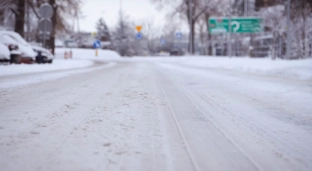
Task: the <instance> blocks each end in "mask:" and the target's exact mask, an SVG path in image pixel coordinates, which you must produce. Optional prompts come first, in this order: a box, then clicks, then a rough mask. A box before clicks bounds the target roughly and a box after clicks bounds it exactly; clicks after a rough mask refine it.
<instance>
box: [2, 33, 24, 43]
mask: <svg viewBox="0 0 312 171" xmlns="http://www.w3.org/2000/svg"><path fill="white" fill-rule="evenodd" d="M4 34H5V35H7V36H9V37H11V38H12V39H14V40H15V41H17V42H18V43H20V44H22V45H24V46H29V43H28V42H27V41H25V39H23V38H22V37H21V36H20V35H19V34H17V33H14V32H13V33H4Z"/></svg>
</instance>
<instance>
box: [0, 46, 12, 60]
mask: <svg viewBox="0 0 312 171" xmlns="http://www.w3.org/2000/svg"><path fill="white" fill-rule="evenodd" d="M10 55H11V53H10V50H9V48H8V47H7V45H5V44H2V43H0V61H1V62H8V61H9V60H10Z"/></svg>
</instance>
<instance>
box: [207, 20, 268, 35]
mask: <svg viewBox="0 0 312 171" xmlns="http://www.w3.org/2000/svg"><path fill="white" fill-rule="evenodd" d="M231 26H232V29H231V32H232V33H258V32H262V30H263V29H262V19H261V18H241V17H235V18H232V19H231ZM209 32H210V33H228V32H229V19H228V18H210V19H209Z"/></svg>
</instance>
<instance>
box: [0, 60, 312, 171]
mask: <svg viewBox="0 0 312 171" xmlns="http://www.w3.org/2000/svg"><path fill="white" fill-rule="evenodd" d="M85 58H88V57H87V56H85ZM92 58H93V57H92ZM193 59H195V58H193ZM175 60H178V61H175ZM183 60H185V61H191V60H192V57H188V58H170V59H169V58H167V59H165V58H124V59H122V60H120V59H118V58H117V59H111V60H108V61H113V62H112V64H111V65H112V66H110V67H106V68H104V66H107V65H103V66H100V67H103V68H99V69H97V70H89V71H84V70H80V69H79V70H78V71H81V73H76V74H73V75H67V76H66V77H63V78H59V79H54V80H49V81H42V82H39V83H37V84H33V85H32V86H25V87H22V88H13V89H12V87H8V88H4V89H0V94H1V98H0V104H1V110H2V112H1V115H0V153H1V154H2V155H0V170H10V171H19V170H23V171H33V170H46V171H54V170H66V171H76V170H90V171H97V170H129V171H137V170H168V171H173V170H179V171H193V170H194V171H201V170H202V171H206V170H220V171H223V170H224V171H227V170H231V171H258V170H283V171H292V170H303V171H310V170H311V169H312V163H311V160H312V147H311V145H310V144H311V143H312V134H311V133H312V122H311V120H312V116H311V112H312V105H311V101H312V92H311V82H310V81H309V80H294V79H285V78H283V77H281V78H278V77H272V76H271V75H260V76H259V75H257V74H250V73H246V72H245V71H244V72H234V71H239V70H235V69H225V68H224V69H220V68H221V67H218V68H209V67H206V65H204V66H202V67H200V66H199V65H198V64H199V63H196V62H194V63H193V64H190V65H186V64H183V63H182V62H183ZM201 60H202V62H203V61H209V60H212V61H218V60H225V59H215V58H207V59H201ZM230 60H231V61H234V60H235V59H230ZM238 60H242V59H238ZM249 60H250V59H243V61H249ZM181 61H182V62H181ZM261 61H266V59H264V60H258V62H259V63H261ZM101 62H104V61H101ZM271 62H275V61H271ZM95 63H96V61H95ZM219 63H222V62H219ZM232 63H233V62H232ZM250 63H251V62H250ZM108 64H110V63H108ZM220 65H221V64H220ZM237 65H240V64H239V63H238V64H237ZM240 66H242V65H240ZM94 67H95V66H94ZM287 67H289V66H287ZM287 67H286V68H287ZM92 68H93V66H92V67H88V68H85V69H92ZM250 68H251V67H250ZM254 68H255V66H254ZM272 68H274V67H272ZM43 74H44V75H48V74H47V73H43ZM17 78H18V79H19V78H23V79H21V80H24V81H25V78H24V77H22V76H21V77H19V76H12V78H10V80H16V79H17ZM10 80H9V81H10ZM1 81H2V82H1V84H3V79H1ZM4 82H7V81H6V80H4Z"/></svg>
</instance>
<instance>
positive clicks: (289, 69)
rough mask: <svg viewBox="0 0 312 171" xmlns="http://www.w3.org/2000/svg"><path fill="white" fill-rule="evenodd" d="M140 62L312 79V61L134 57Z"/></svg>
mask: <svg viewBox="0 0 312 171" xmlns="http://www.w3.org/2000/svg"><path fill="white" fill-rule="evenodd" d="M135 60H140V61H150V60H152V61H159V62H173V63H176V64H181V65H184V66H189V67H202V68H207V69H225V70H233V71H239V72H247V73H253V74H261V75H270V76H282V77H287V78H296V79H303V80H308V79H312V59H303V60H280V59H277V60H272V59H270V58H247V57H245V58H237V57H232V58H229V57H198V56H185V57H155V58H153V59H150V58H144V57H136V58H135Z"/></svg>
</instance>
